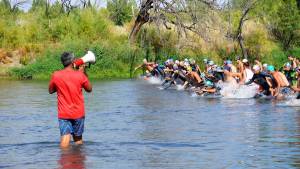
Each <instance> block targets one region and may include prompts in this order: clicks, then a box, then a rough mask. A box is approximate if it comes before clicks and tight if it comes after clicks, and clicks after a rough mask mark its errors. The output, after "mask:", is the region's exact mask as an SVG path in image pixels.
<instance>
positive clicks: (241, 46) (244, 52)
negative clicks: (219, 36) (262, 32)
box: [238, 35, 248, 59]
mask: <svg viewBox="0 0 300 169" xmlns="http://www.w3.org/2000/svg"><path fill="white" fill-rule="evenodd" d="M238 42H239V45H240V48H241V50H242V55H243V58H245V59H248V54H247V51H246V48H245V45H244V41H243V37H242V35H239V37H238Z"/></svg>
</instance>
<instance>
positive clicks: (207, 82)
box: [205, 80, 214, 86]
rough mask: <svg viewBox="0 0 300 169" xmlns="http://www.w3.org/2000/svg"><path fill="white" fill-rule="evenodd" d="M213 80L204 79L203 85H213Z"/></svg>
mask: <svg viewBox="0 0 300 169" xmlns="http://www.w3.org/2000/svg"><path fill="white" fill-rule="evenodd" d="M213 85H214V84H213V82H211V81H209V80H206V81H205V86H213Z"/></svg>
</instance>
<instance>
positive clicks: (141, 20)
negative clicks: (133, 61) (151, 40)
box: [129, 0, 153, 43]
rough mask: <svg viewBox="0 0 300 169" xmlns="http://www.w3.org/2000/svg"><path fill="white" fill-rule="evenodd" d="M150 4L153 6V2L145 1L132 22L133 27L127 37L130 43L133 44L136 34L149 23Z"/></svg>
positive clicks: (151, 0) (150, 0)
mask: <svg viewBox="0 0 300 169" xmlns="http://www.w3.org/2000/svg"><path fill="white" fill-rule="evenodd" d="M152 4H153V0H147V1H146V2H145V3H144V4H142V6H141V9H140V11H139V13H138V16H137V18H136V20H135V22H134V26H133V28H132V30H131V32H130V35H129V40H130V43H133V42H134V41H135V37H136V35H137V34H138V32H139V31H140V30H141V28H142V26H143V25H144V24H145V23H147V22H148V21H149V19H150V14H149V10H150V9H151V8H153V6H152Z"/></svg>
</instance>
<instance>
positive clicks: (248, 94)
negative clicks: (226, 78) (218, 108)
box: [219, 80, 258, 99]
mask: <svg viewBox="0 0 300 169" xmlns="http://www.w3.org/2000/svg"><path fill="white" fill-rule="evenodd" d="M219 86H220V87H221V91H220V93H221V95H222V96H223V97H224V98H236V99H242V98H253V97H254V96H255V93H256V91H257V89H258V86H257V85H255V84H254V85H249V86H246V85H239V84H238V83H236V82H235V80H233V81H230V82H226V83H220V84H219Z"/></svg>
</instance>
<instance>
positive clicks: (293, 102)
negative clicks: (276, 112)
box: [278, 98, 300, 107]
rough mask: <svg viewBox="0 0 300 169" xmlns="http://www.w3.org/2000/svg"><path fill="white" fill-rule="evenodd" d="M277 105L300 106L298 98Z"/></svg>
mask: <svg viewBox="0 0 300 169" xmlns="http://www.w3.org/2000/svg"><path fill="white" fill-rule="evenodd" d="M278 106H288V107H300V99H296V98H293V99H289V100H287V101H285V102H283V103H281V104H278Z"/></svg>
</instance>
